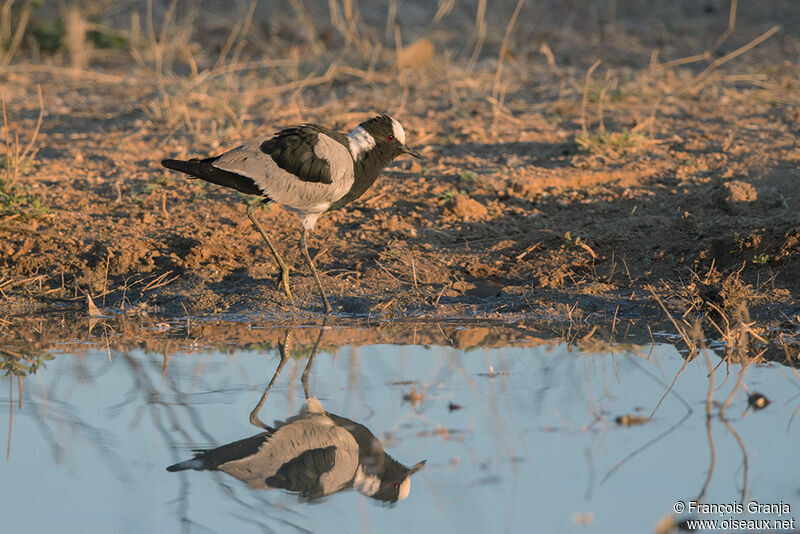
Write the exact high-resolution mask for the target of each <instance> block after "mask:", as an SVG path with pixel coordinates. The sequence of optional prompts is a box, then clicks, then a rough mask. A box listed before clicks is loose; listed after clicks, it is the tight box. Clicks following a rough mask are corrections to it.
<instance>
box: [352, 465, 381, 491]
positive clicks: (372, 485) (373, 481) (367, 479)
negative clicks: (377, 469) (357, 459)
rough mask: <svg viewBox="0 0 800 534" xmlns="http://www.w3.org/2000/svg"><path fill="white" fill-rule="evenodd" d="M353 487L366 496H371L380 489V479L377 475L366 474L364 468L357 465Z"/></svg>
mask: <svg viewBox="0 0 800 534" xmlns="http://www.w3.org/2000/svg"><path fill="white" fill-rule="evenodd" d="M353 487H355V488H356V490H358V491H359V492H360V493H363V494H364V495H366V496H367V497H372V496H373V495H375V494H376V493H378V490H379V489H381V479H380V477H378V476H377V475H368V474H366V473H365V472H364V468H363V467H361V466H358V469H357V470H356V476H355V480H353Z"/></svg>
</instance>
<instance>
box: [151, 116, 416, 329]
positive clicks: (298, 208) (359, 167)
mask: <svg viewBox="0 0 800 534" xmlns="http://www.w3.org/2000/svg"><path fill="white" fill-rule="evenodd" d="M403 154H410V155H411V156H414V157H415V158H421V157H422V156H421V155H420V153H419V152H417V151H416V150H414V149H413V148H411V147H409V146H408V145H407V144H406V134H405V130H404V129H403V126H402V125H401V124H400V122H398V121H397V120H396V119H394V118H393V117H390V116H389V115H386V114H383V115H378V116H375V117H372V118H370V119H368V120H366V121H364V122H362V123H360V124H359V125H358V126H356V127H355V128H354V129H353V130H352V131H351V132H350V133H348V134H344V133H340V132H336V131H334V130H331V129H329V128H326V127H324V126H320V125H318V124H308V123H307V124H303V125H300V126H291V127H287V128H284V129H281V130H280V131H279V132H278V133H277V134H275V135H274V136H273V137H271V138H268V139H263V138H256V139H251V140H249V141H246V142H244V143H243V144H242V145H241V146H238V147H236V148H234V149H232V150H229V151H228V152H225V153H223V154H220V155H218V156H212V157H208V158H203V159H200V158H193V159H189V160H177V159H165V160H163V161H162V162H161V164H162V165H163V166H164V167H166V168H168V169H171V170H175V171H179V172H182V173H185V174H188V175H189V176H191V177H193V178H199V179H201V180H205V181H207V182H211V183H213V184H218V185H221V186H224V187H229V188H232V189H236V190H238V191H241V192H242V193H245V194H247V195H256V196H260V197H262V198H261V199H260V200H258V201H256V202H254V203H252V204H250V205H249V206H248V207H247V216H248V218H249V219H250V221H251V222H252V224H253V226H254V227H255V228H256V230H257V231H258V233H259V234H260V235H261V237H262V238H263V239H264V241H265V242H266V244H267V247H268V248H269V250H270V252H271V253H272V256H273V257H274V258H275V261H276V262H277V264H278V268H279V269H280V278H279V281H278V288H279V289H280V286H281V285H283V289H284V292H285V293H286V296H287V297H288V298H289V300H290V301H291V302H292V303H294V299H293V298H292V293H291V290H290V289H289V269H288V267H287V266H286V263H285V262H284V261H283V259H282V258H281V256H280V254H278V251H277V249H276V248H275V246H274V245H273V244H272V241H270V239H269V237H268V235H267V233H266V232H265V231H264V229H263V228H262V227H261V225H260V224H259V223H258V221H257V220H256V219H255V216H254V215H253V209H254V208H255V207H256V206H260V205H263V204H267V203H269V202H274V203H276V204H279V205H281V206H283V207H284V208H286V209H288V210H289V211H292V212H294V213H295V214H296V215H297V216H298V217H299V218H300V220H301V222H302V227H303V228H302V233H301V235H300V242H299V248H300V252H301V253H302V256H303V258H304V260H305V262H306V264H307V265H308V267H309V269H310V270H311V274H312V275H313V276H314V282H315V283H316V286H317V289H318V290H319V293H320V295H321V297H322V303H323V306H324V308H325V313H326V314H328V313H331V312H332V308H331V305H330V304H329V303H328V298H327V297H326V296H325V290H324V289H323V288H322V283H321V282H320V279H319V275H318V274H317V270H316V269H315V268H314V263H313V261H312V260H311V256H310V255H309V253H308V245H307V235H308V233H309V232H312V231H313V229H314V226H315V224H316V222H317V219H319V217H320V216H321V215H322V214H323V213H325V212H328V211H332V210H336V209H339V208H341V207H343V206H345V205H347V204H349V203H350V202H352V201H354V200H356V199H358V198H359V197H361V195H363V194H364V193H365V192H366V190H367V189H369V187H370V186H371V185H372V184H373V183H374V182H375V180H376V179H377V178H378V174H379V173H380V171H381V170H382V169H383V168H384V167H385V166H386V165H388V164H389V163H391V162H392V161H393V160H394V159H395V158H397V157H399V156H401V155H403Z"/></svg>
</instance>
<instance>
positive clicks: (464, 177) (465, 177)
mask: <svg viewBox="0 0 800 534" xmlns="http://www.w3.org/2000/svg"><path fill="white" fill-rule="evenodd" d="M477 178H478V175H477V174H475V172H473V171H470V170H466V171H461V173H460V174H459V175H458V179H459V180H461V181H462V182H474V181H475V180H476V179H477Z"/></svg>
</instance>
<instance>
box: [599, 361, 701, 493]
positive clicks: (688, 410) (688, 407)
mask: <svg viewBox="0 0 800 534" xmlns="http://www.w3.org/2000/svg"><path fill="white" fill-rule="evenodd" d="M628 361H630V362H631V363H633V364H634V365H635V366H636V367H638V368H639V370H640V371H642V372H643V373H644V374H646V375H647V376H649V377H650V378H652V379H653V380H655V381H656V382H658V383H659V384H661V385H662V386H664V387H666V386H667V385H666V384H665V383H664V381H663V380H661V379H660V378H659V377H657V376H656V375H654V374H653V373H651V372H650V371H648V370H647V369H645V368H644V367H642V366H641V365H639V362H637V361H636V360H634V359H629V360H628ZM685 365H686V364H685V363H684V366H685ZM673 384H674V382H673ZM671 387H672V386H670V388H671ZM669 392H672V394H673V395H674V396H675V397H676V398H677V399H678V400H679V401H680V402H681V404H683V405H684V406H685V407H686V415H684V416H683V417H681V419H680V421H678V422H677V423H675V424H674V425H672V426H671V427H669V428H668V429H666V430H665V431H664V432H662V433H660V434H658V435H657V436H656V437H654V438H653V439H651V440H650V441H648V442H646V443H644V444H643V445H641V446H640V447H639V448H638V449H636V450H634V451H633V452H631V453H630V454H628V455H627V456H626V457H625V458H623V459H622V460H620V461H619V462H617V463H616V464H615V465H614V466H613V467H612V468H611V469H609V470H608V473H606V474H605V476H604V477H603V479H602V480H601V481H600V484H602V483H604V482H605V481H606V480H607V479H608V478H609V477H611V475H613V474H614V472H616V470H617V469H619V468H620V467H622V466H623V465H624V464H625V463H626V462H628V461H629V460H631V459H632V458H633V457H634V456H636V455H638V454H639V453H641V452H643V451H644V450H646V449H648V448H649V447H650V446H652V445H653V444H655V443H657V442H659V441H660V440H661V439H662V438H663V437H664V436H666V435H668V434H670V433H672V432H673V431H674V430H675V429H676V428H678V427H679V426H681V425H682V424H683V423H684V421H686V420H687V419H688V418H689V416H690V415H692V412H693V411H694V410H692V407H691V405H689V403H688V402H686V400H685V399H684V398H683V397H681V395H680V394H679V393H678V392H676V391H672V389H669V391H668V393H669ZM662 400H663V399H662ZM651 417H652V415H651Z"/></svg>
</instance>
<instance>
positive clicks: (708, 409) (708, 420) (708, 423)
mask: <svg viewBox="0 0 800 534" xmlns="http://www.w3.org/2000/svg"><path fill="white" fill-rule="evenodd" d="M703 355H704V356H705V357H706V365H707V366H708V371H709V374H708V395H707V396H706V433H707V434H708V448H709V451H710V452H709V455H710V458H709V461H708V473H707V474H706V480H705V482H704V483H703V487H702V488H701V489H700V494H699V495H698V496H697V498H696V499H695V500H697V501H700V500H702V499H703V496H705V494H706V490H707V489H708V484H709V483H710V482H711V477H712V476H713V474H714V466H715V465H716V462H717V453H716V450H715V449H714V434H713V433H712V430H711V408H712V402H713V401H714V370H713V368H712V366H711V357H710V356H709V355H708V352H707V351H705V350H704V351H703Z"/></svg>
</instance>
